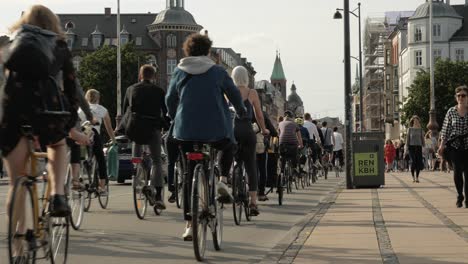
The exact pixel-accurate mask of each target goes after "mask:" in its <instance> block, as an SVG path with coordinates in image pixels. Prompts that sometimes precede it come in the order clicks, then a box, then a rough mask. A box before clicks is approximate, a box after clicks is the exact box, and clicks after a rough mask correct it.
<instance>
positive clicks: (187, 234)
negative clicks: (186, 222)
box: [182, 227, 193, 241]
mask: <svg viewBox="0 0 468 264" xmlns="http://www.w3.org/2000/svg"><path fill="white" fill-rule="evenodd" d="M192 237H193V230H192V227H186V228H185V232H184V234H183V235H182V238H183V239H184V241H192Z"/></svg>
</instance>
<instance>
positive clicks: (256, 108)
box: [250, 89, 268, 134]
mask: <svg viewBox="0 0 468 264" xmlns="http://www.w3.org/2000/svg"><path fill="white" fill-rule="evenodd" d="M250 97H252V104H253V108H254V114H255V119H256V120H257V122H258V125H259V126H260V128H261V130H262V133H263V134H268V133H267V128H266V126H265V119H264V117H263V111H262V107H261V105H260V99H259V98H258V93H257V91H255V90H254V89H252V91H251V95H250Z"/></svg>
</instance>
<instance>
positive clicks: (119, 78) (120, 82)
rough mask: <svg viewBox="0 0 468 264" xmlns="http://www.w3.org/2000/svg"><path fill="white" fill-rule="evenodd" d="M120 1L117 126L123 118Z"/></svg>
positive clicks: (118, 12) (118, 15)
mask: <svg viewBox="0 0 468 264" xmlns="http://www.w3.org/2000/svg"><path fill="white" fill-rule="evenodd" d="M120 45H121V43H120V0H117V116H116V117H115V121H116V126H118V125H119V123H120V119H121V118H122V102H121V101H122V72H121V54H120V53H121V52H120Z"/></svg>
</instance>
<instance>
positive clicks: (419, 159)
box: [405, 115, 424, 183]
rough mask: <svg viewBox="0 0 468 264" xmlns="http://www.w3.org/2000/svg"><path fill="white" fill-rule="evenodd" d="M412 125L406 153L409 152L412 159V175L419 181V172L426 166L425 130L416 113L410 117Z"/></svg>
mask: <svg viewBox="0 0 468 264" xmlns="http://www.w3.org/2000/svg"><path fill="white" fill-rule="evenodd" d="M409 124H410V127H409V128H408V131H407V133H406V144H405V153H407V154H409V158H410V161H411V176H412V177H413V182H418V183H419V173H420V172H421V170H422V169H423V168H424V164H423V156H422V146H423V145H424V131H423V129H422V128H421V119H419V117H418V116H417V115H414V116H413V117H411V119H410V122H409Z"/></svg>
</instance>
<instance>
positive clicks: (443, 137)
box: [437, 110, 452, 155]
mask: <svg viewBox="0 0 468 264" xmlns="http://www.w3.org/2000/svg"><path fill="white" fill-rule="evenodd" d="M451 131H452V118H451V116H450V110H449V111H447V114H446V115H445V118H444V124H443V125H442V130H441V131H440V144H439V149H438V150H437V153H438V154H439V155H442V153H443V152H444V149H445V143H446V142H447V138H448V137H449V133H450V132H451Z"/></svg>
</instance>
